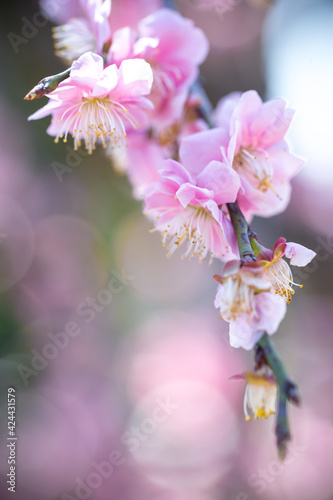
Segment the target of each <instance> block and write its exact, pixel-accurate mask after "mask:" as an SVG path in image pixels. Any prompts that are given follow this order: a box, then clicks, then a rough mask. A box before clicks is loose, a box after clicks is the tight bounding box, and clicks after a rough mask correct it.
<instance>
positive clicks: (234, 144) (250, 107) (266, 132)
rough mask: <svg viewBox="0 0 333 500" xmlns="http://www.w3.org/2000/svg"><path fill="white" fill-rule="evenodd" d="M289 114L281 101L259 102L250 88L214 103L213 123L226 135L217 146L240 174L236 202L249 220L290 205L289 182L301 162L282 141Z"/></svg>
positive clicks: (283, 140)
mask: <svg viewBox="0 0 333 500" xmlns="http://www.w3.org/2000/svg"><path fill="white" fill-rule="evenodd" d="M293 114H294V112H293V111H292V110H291V109H289V108H286V102H285V101H284V100H283V99H272V100H270V101H267V102H266V103H263V102H262V100H261V98H260V97H259V95H258V94H257V92H255V91H254V90H250V91H248V92H245V93H244V94H237V93H233V94H231V95H230V96H227V97H226V98H224V99H222V101H220V103H219V105H218V107H217V110H216V123H217V125H218V126H219V127H221V128H222V129H223V130H224V132H225V133H226V134H227V140H226V142H225V143H224V144H221V146H223V148H224V154H226V155H227V157H228V158H229V161H230V163H232V165H233V168H234V169H235V170H236V171H237V172H238V174H239V175H240V177H241V182H242V188H243V189H242V190H240V192H239V195H238V198H237V201H238V204H239V206H240V208H241V210H242V212H243V213H244V214H245V215H246V217H247V218H248V219H250V218H251V217H252V216H253V215H260V216H263V217H270V216H272V215H275V214H278V213H280V212H282V211H283V210H284V209H285V208H286V206H287V204H288V203H289V199H290V191H291V187H290V180H291V179H292V178H293V177H294V176H295V175H296V174H297V173H298V171H299V170H300V168H301V167H302V165H303V163H304V162H303V161H302V160H301V159H300V158H297V157H295V156H294V155H292V154H291V153H290V152H289V147H288V145H287V143H286V141H285V134H286V132H287V130H288V128H289V125H290V122H291V120H292V117H293Z"/></svg>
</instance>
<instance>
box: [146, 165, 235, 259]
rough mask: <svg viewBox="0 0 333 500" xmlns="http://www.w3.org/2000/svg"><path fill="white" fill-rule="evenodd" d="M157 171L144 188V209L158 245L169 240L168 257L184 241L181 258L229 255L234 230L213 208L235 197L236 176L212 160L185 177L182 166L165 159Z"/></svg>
mask: <svg viewBox="0 0 333 500" xmlns="http://www.w3.org/2000/svg"><path fill="white" fill-rule="evenodd" d="M184 165H185V164H184ZM160 173H161V180H160V181H158V182H155V183H153V184H152V185H151V186H148V188H147V189H146V191H145V192H144V197H145V213H146V214H148V215H149V216H151V217H152V219H153V220H154V225H155V230H158V231H161V232H162V235H163V243H164V244H166V242H167V240H168V239H169V238H171V242H170V244H169V246H168V249H169V254H168V255H169V256H170V255H172V254H173V253H174V251H175V250H176V249H177V247H179V246H181V245H183V244H184V243H185V242H187V243H188V248H187V251H186V252H185V254H184V255H185V256H186V257H188V256H199V257H200V259H201V260H204V259H205V258H206V256H207V255H210V257H211V258H213V257H214V256H215V257H217V258H220V259H222V260H229V259H230V258H235V256H236V255H237V253H238V250H237V243H236V240H235V234H234V231H233V228H232V225H231V222H230V221H229V220H228V219H227V218H226V217H225V215H224V213H223V212H222V210H221V209H220V208H219V205H221V204H223V203H227V202H229V201H230V202H231V201H232V200H235V198H236V195H237V192H238V189H239V178H238V176H237V174H236V173H235V172H234V171H233V170H232V168H230V166H228V165H226V164H223V163H221V162H218V161H212V162H210V163H208V164H207V165H206V166H205V168H203V169H202V170H201V171H198V172H197V173H196V174H193V175H191V174H190V173H189V171H188V170H187V169H186V165H185V166H183V165H181V164H180V163H178V162H176V161H174V160H166V161H164V162H163V168H162V169H161V171H160ZM216 179H219V182H216Z"/></svg>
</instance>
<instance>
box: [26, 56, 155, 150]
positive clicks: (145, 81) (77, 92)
mask: <svg viewBox="0 0 333 500" xmlns="http://www.w3.org/2000/svg"><path fill="white" fill-rule="evenodd" d="M152 81H153V75H152V71H151V68H150V66H149V64H148V63H147V62H146V61H143V60H142V59H135V60H125V61H123V62H122V63H121V65H120V67H119V68H117V66H116V65H115V64H113V65H111V66H108V67H107V68H105V69H103V59H102V57H100V56H99V55H97V54H93V53H91V52H87V53H86V54H83V56H81V57H80V58H79V59H78V60H77V61H75V62H74V63H73V65H72V70H71V74H70V77H69V78H67V79H66V80H64V81H63V82H62V83H61V84H60V85H59V86H58V88H57V89H56V90H54V91H53V92H51V93H50V94H48V97H49V99H50V101H49V102H48V104H46V106H44V107H43V108H41V109H40V110H38V111H36V113H34V114H33V115H31V116H30V117H29V120H37V119H39V118H43V117H44V116H47V115H52V121H51V125H50V126H49V128H48V129H47V132H48V134H49V135H52V136H55V142H58V140H59V138H62V139H63V140H64V142H66V141H67V136H68V134H71V135H72V136H73V138H74V149H77V148H78V147H79V146H80V145H81V141H84V142H85V145H86V149H87V150H88V151H89V153H91V152H92V151H93V149H95V145H96V143H101V144H102V145H103V146H104V147H106V144H107V143H109V144H112V145H114V146H117V145H119V144H122V143H123V142H124V140H125V139H126V128H127V127H128V126H130V127H134V128H136V127H138V126H139V125H140V124H141V122H142V121H144V120H145V119H146V111H147V109H150V108H151V107H152V103H151V102H150V101H149V100H148V99H147V98H145V97H143V96H145V95H147V94H149V92H150V89H151V85H152Z"/></svg>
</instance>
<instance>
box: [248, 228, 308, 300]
mask: <svg viewBox="0 0 333 500" xmlns="http://www.w3.org/2000/svg"><path fill="white" fill-rule="evenodd" d="M254 246H255V253H256V256H257V259H258V260H259V261H260V262H261V263H262V264H263V266H264V275H265V279H267V280H268V281H269V282H270V283H271V284H272V286H273V290H274V291H275V293H276V294H278V295H281V296H282V297H283V298H284V299H285V300H286V302H288V303H289V302H290V301H291V296H292V295H293V294H294V293H295V291H294V289H293V286H299V287H300V288H302V287H303V285H299V284H297V283H294V281H293V274H292V272H291V269H290V267H289V265H288V264H287V262H286V261H285V260H284V259H283V258H282V257H284V256H285V257H287V258H288V259H290V264H292V265H294V266H299V267H303V266H306V265H307V264H308V263H309V262H311V260H312V259H313V258H314V257H315V255H316V253H315V252H314V251H313V250H310V249H309V248H306V247H304V246H303V245H299V244H298V243H287V242H286V240H285V238H282V237H281V238H279V239H278V240H277V241H276V243H275V245H274V248H273V251H272V250H270V249H268V248H265V247H263V246H262V245H259V244H258V243H257V242H254Z"/></svg>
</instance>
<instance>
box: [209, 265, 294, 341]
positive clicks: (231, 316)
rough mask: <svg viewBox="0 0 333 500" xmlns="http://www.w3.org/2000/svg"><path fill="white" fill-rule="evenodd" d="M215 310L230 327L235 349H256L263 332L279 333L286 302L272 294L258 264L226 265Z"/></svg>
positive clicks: (218, 278) (218, 276) (219, 280)
mask: <svg viewBox="0 0 333 500" xmlns="http://www.w3.org/2000/svg"><path fill="white" fill-rule="evenodd" d="M214 278H215V280H216V281H217V282H218V283H219V286H218V290H217V294H216V298H215V302H214V304H215V307H216V308H218V309H220V314H221V317H222V318H223V319H224V320H226V321H228V322H229V323H230V325H229V337H230V345H231V346H232V347H243V348H244V349H246V350H250V349H253V347H254V345H255V344H256V342H258V340H260V338H261V337H262V335H263V334H264V332H265V331H266V332H267V333H268V334H269V335H272V334H273V333H275V332H276V330H277V329H278V327H279V324H280V322H281V321H282V319H283V317H284V315H285V313H286V304H285V301H284V300H283V299H282V298H281V297H279V296H275V295H273V294H272V293H271V292H270V289H271V285H270V283H268V282H267V280H265V277H264V273H263V266H262V264H261V263H259V262H255V263H253V264H249V265H246V266H243V267H240V262H239V261H236V260H234V261H230V262H227V263H226V264H225V265H224V267H223V269H222V274H221V275H215V276H214Z"/></svg>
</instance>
